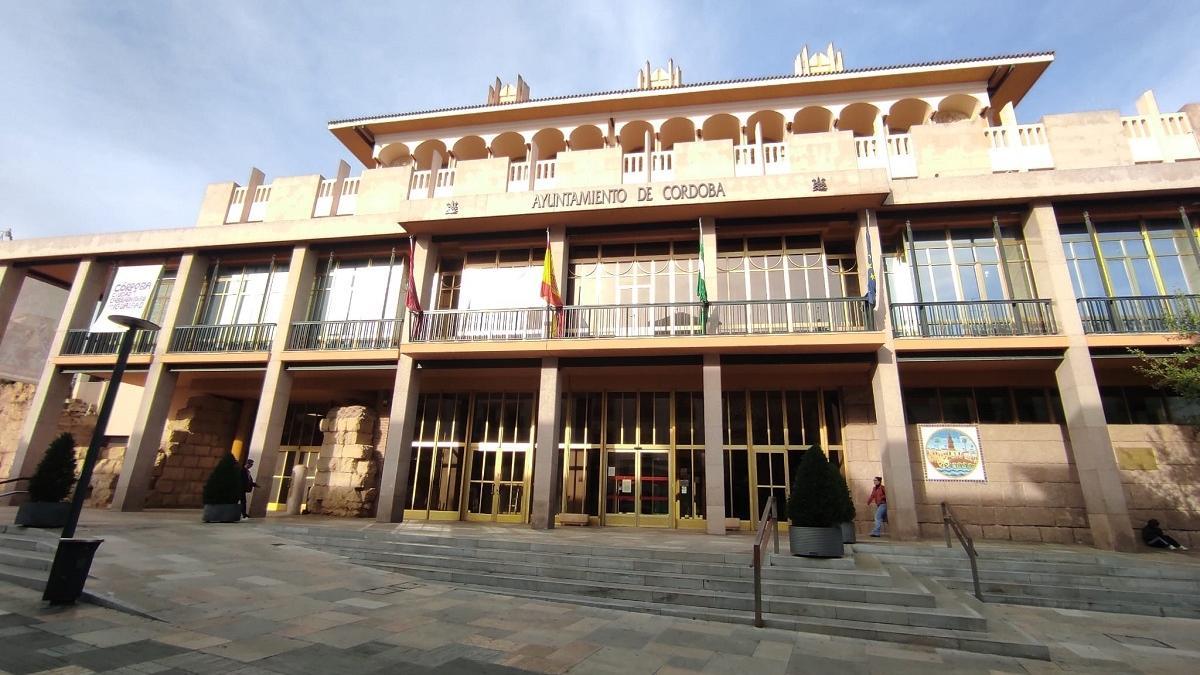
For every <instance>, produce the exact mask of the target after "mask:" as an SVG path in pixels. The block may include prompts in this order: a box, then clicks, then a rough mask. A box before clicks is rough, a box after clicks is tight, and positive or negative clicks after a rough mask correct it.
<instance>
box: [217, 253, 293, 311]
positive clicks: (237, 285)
mask: <svg viewBox="0 0 1200 675" xmlns="http://www.w3.org/2000/svg"><path fill="white" fill-rule="evenodd" d="M287 274H288V269H287V265H286V264H283V265H281V264H278V263H276V264H266V265H223V264H220V263H218V264H217V265H214V266H213V268H212V270H210V272H209V276H208V279H209V284H208V291H207V293H206V294H205V297H204V302H203V303H201V307H200V310H199V312H198V313H197V317H198V318H199V321H198V322H197V323H198V324H200V325H204V326H228V325H233V324H259V323H274V322H275V321H276V320H277V319H278V317H279V309H280V305H281V303H282V302H283V290H284V288H286V287H287Z"/></svg>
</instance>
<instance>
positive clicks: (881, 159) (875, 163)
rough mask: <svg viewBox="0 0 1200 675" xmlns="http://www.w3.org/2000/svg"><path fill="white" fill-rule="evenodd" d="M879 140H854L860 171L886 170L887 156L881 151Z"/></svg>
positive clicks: (864, 138)
mask: <svg viewBox="0 0 1200 675" xmlns="http://www.w3.org/2000/svg"><path fill="white" fill-rule="evenodd" d="M879 150H880V148H879V139H878V138H875V137H874V136H869V137H863V138H856V139H854V153H855V154H856V155H858V168H860V169H886V168H887V165H888V161H887V154H886V153H884V152H880V151H879Z"/></svg>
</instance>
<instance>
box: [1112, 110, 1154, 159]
mask: <svg viewBox="0 0 1200 675" xmlns="http://www.w3.org/2000/svg"><path fill="white" fill-rule="evenodd" d="M1150 125H1151V120H1150V118H1149V117H1147V116H1145V115H1130V116H1128V117H1122V118H1121V133H1123V134H1125V138H1128V139H1129V150H1130V152H1131V153H1132V154H1133V161H1134V163H1135V164H1136V163H1140V162H1161V161H1162V159H1163V156H1162V148H1161V147H1159V145H1158V139H1157V138H1155V137H1154V136H1155V134H1154V130H1153V129H1151V128H1150Z"/></svg>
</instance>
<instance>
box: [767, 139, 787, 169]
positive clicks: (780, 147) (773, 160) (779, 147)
mask: <svg viewBox="0 0 1200 675" xmlns="http://www.w3.org/2000/svg"><path fill="white" fill-rule="evenodd" d="M762 159H763V164H764V166H765V167H766V173H767V174H768V175H773V174H780V173H788V172H789V171H791V164H790V162H788V158H787V144H786V143H763V144H762Z"/></svg>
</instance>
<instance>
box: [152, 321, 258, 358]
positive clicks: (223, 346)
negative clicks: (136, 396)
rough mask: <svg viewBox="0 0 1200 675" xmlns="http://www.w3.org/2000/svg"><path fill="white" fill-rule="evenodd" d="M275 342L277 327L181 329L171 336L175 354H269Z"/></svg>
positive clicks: (171, 349) (183, 327)
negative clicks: (273, 341) (272, 342)
mask: <svg viewBox="0 0 1200 675" xmlns="http://www.w3.org/2000/svg"><path fill="white" fill-rule="evenodd" d="M274 338H275V324H273V323H239V324H228V325H217V326H179V327H177V328H176V329H175V332H174V333H173V334H172V335H171V344H170V347H169V348H168V349H167V351H171V352H265V351H268V350H269V349H271V341H272V340H273V339H274Z"/></svg>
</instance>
